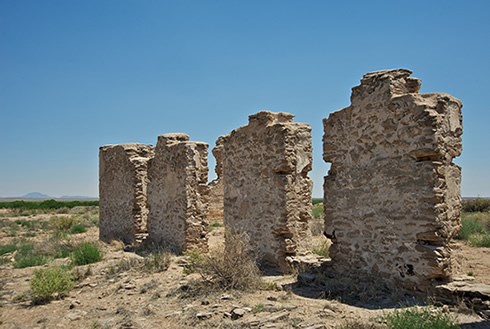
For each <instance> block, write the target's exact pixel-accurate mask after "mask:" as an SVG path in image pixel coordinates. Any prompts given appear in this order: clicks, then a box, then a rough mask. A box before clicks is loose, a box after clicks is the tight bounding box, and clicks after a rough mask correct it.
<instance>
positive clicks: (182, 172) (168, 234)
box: [148, 133, 208, 253]
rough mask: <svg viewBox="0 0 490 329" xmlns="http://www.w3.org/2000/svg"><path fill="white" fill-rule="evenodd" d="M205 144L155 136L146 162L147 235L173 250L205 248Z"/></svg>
mask: <svg viewBox="0 0 490 329" xmlns="http://www.w3.org/2000/svg"><path fill="white" fill-rule="evenodd" d="M207 152H208V145H207V144H206V143H201V142H190V141H189V136H187V135H186V134H183V133H175V134H165V135H160V136H158V142H157V146H156V148H155V157H154V158H153V159H152V160H151V161H150V162H149V164H148V179H149V184H148V208H149V215H148V238H149V239H150V241H152V242H154V243H156V244H158V245H161V246H164V247H167V248H170V249H171V250H173V251H174V252H176V253H182V252H184V251H186V250H189V249H199V250H201V251H207V248H208V244H207V226H208V222H207V205H208V185H207V183H208V155H207Z"/></svg>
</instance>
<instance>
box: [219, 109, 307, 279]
mask: <svg viewBox="0 0 490 329" xmlns="http://www.w3.org/2000/svg"><path fill="white" fill-rule="evenodd" d="M293 117H294V116H293V115H292V114H289V113H273V112H266V111H263V112H259V113H256V114H254V115H251V116H249V124H248V125H247V126H244V127H240V128H238V129H235V130H233V131H232V132H231V133H230V134H229V135H226V136H225V137H224V143H223V145H224V151H223V182H224V223H225V227H226V229H227V230H229V231H231V232H245V233H247V234H248V235H249V237H250V243H251V248H252V250H254V252H255V253H256V254H257V256H258V258H259V260H260V261H261V262H262V263H268V264H270V265H273V266H275V267H277V268H279V269H280V270H282V271H284V272H287V271H289V267H288V264H287V261H286V257H287V256H294V255H298V254H301V253H303V252H306V251H308V250H309V249H310V240H311V236H310V231H309V229H308V222H309V221H310V219H311V188H312V183H311V180H310V179H309V177H308V176H307V174H308V172H309V171H310V170H311V162H312V159H311V152H312V146H311V128H310V126H309V125H307V124H303V123H295V122H292V118H293Z"/></svg>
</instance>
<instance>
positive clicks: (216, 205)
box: [208, 136, 224, 222]
mask: <svg viewBox="0 0 490 329" xmlns="http://www.w3.org/2000/svg"><path fill="white" fill-rule="evenodd" d="M223 142H224V137H223V136H221V137H219V138H218V139H217V140H216V146H215V147H214V148H213V155H214V158H215V159H216V167H215V169H214V170H215V172H216V179H215V180H213V181H212V182H210V183H209V210H208V219H209V221H214V222H223V208H224V187H223V147H224V146H223Z"/></svg>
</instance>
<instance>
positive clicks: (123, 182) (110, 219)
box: [99, 144, 154, 243]
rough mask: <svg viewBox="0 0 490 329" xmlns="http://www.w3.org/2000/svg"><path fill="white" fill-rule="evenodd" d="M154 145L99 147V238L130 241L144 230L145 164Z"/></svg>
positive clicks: (151, 154)
mask: <svg viewBox="0 0 490 329" xmlns="http://www.w3.org/2000/svg"><path fill="white" fill-rule="evenodd" d="M153 154H154V153H153V147H152V146H150V145H143V144H121V145H107V146H102V147H100V149H99V200H100V201H99V204H100V206H99V207H100V229H99V237H100V239H101V240H102V241H106V242H110V241H111V240H121V241H123V242H124V243H132V242H134V241H135V240H136V235H137V234H140V233H146V222H147V217H148V208H147V204H146V188H147V184H148V177H147V165H148V161H149V159H151V158H152V157H153Z"/></svg>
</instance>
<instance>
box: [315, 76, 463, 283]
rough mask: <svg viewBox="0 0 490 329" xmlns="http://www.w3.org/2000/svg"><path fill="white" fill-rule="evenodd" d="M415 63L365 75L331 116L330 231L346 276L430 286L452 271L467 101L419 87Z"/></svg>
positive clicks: (327, 123)
mask: <svg viewBox="0 0 490 329" xmlns="http://www.w3.org/2000/svg"><path fill="white" fill-rule="evenodd" d="M410 74H411V71H408V70H402V69H400V70H391V71H379V72H372V73H368V74H366V75H365V76H364V77H363V78H362V80H361V85H360V86H357V87H354V88H353V89H352V96H351V104H352V105H351V106H349V107H347V108H345V109H343V110H341V111H338V112H334V113H332V114H330V116H329V117H328V119H324V131H325V135H324V137H323V157H324V160H325V161H326V162H330V163H331V164H332V165H331V168H330V170H329V172H328V175H327V176H326V177H325V183H324V192H325V195H324V207H325V227H326V231H327V233H331V232H333V231H334V230H335V235H336V239H335V241H334V244H333V245H332V246H331V248H330V255H331V257H332V266H333V267H334V270H335V272H337V273H339V275H342V276H347V277H352V278H354V279H355V278H357V277H366V278H372V279H376V280H378V281H379V280H381V281H382V282H383V283H384V284H386V285H387V286H389V287H390V288H392V289H395V288H397V289H398V288H402V289H404V290H408V291H414V292H425V291H428V290H430V289H432V287H433V285H434V284H436V283H440V282H444V281H447V280H448V279H449V278H450V275H451V267H450V264H451V248H450V247H449V241H450V239H451V238H453V237H454V236H455V235H456V233H457V231H458V229H459V226H460V210H461V197H460V181H461V169H460V168H459V167H458V166H457V165H455V164H453V163H452V159H453V158H454V157H457V156H459V155H460V154H461V150H462V147H461V135H462V117H461V107H462V104H461V102H460V101H459V100H458V99H456V98H454V97H452V96H450V95H448V94H419V93H418V90H419V88H420V85H421V83H420V80H417V79H415V78H411V77H410Z"/></svg>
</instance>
